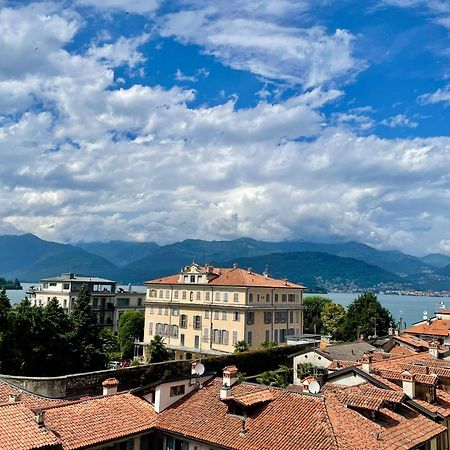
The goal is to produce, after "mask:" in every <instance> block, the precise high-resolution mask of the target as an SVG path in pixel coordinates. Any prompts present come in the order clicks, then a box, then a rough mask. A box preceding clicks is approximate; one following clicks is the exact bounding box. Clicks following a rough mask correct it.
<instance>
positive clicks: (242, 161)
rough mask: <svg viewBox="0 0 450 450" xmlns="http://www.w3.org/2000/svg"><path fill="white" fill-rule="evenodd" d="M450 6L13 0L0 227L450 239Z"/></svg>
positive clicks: (433, 0)
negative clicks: (449, 126)
mask: <svg viewBox="0 0 450 450" xmlns="http://www.w3.org/2000/svg"><path fill="white" fill-rule="evenodd" d="M449 33H450V4H449V3H448V2H447V1H442V0H428V1H425V0H368V1H364V2H361V1H359V0H340V1H337V0H314V1H313V0H254V1H252V2H248V1H245V0H234V1H229V2H212V1H207V0H178V1H170V2H168V1H167V2H166V1H163V0H136V1H134V2H129V1H125V0H103V1H97V0H77V1H70V2H69V1H59V2H33V1H27V2H25V1H6V0H0V49H2V50H0V51H2V52H3V55H2V61H1V62H0V155H1V163H2V164H1V165H0V233H3V234H6V233H20V232H33V233H35V234H37V235H39V236H40V237H42V238H45V239H51V240H57V241H60V242H76V241H79V240H84V241H92V240H109V239H126V240H153V241H156V242H160V243H167V242H174V241H177V240H181V239H185V238H203V239H231V238H235V237H241V236H251V237H254V238H259V239H265V240H283V239H302V238H303V239H310V240H316V241H335V240H339V241H342V240H350V239H352V240H358V241H362V242H366V243H368V244H370V245H374V246H376V247H379V248H386V249H400V250H404V251H407V252H410V253H413V254H425V253H429V252H443V253H447V254H450V232H449V231H448V230H450V218H449V214H448V210H449V192H450V191H449V187H450V186H449V183H450V178H449V174H448V168H449V163H450V150H449V149H450V139H449V137H448V129H449V128H448V123H449V118H450V117H449V111H450V109H449V105H450V38H449Z"/></svg>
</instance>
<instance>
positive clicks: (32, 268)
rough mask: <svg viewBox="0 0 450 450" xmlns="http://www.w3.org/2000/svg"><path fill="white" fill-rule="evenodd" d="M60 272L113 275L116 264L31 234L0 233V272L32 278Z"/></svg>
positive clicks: (1, 273)
mask: <svg viewBox="0 0 450 450" xmlns="http://www.w3.org/2000/svg"><path fill="white" fill-rule="evenodd" d="M63 272H75V273H78V274H88V275H97V276H103V277H107V278H110V277H113V278H115V277H117V276H118V275H120V273H119V272H118V269H117V267H116V266H115V265H114V264H112V263H110V262H109V261H107V260H106V259H104V258H101V257H99V256H97V255H92V254H90V253H88V252H86V251H85V250H83V249H81V248H77V247H74V246H72V245H68V244H59V243H57V242H49V241H44V240H42V239H39V238H38V237H37V236H34V235H33V234H24V235H21V236H0V276H4V277H6V278H18V279H19V280H20V281H22V282H24V281H25V282H26V281H29V282H35V281H39V279H41V278H45V277H49V276H53V275H59V274H61V273H63Z"/></svg>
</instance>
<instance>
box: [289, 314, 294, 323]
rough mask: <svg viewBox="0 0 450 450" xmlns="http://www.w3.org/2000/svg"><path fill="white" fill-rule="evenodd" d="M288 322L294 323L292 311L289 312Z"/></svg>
mask: <svg viewBox="0 0 450 450" xmlns="http://www.w3.org/2000/svg"><path fill="white" fill-rule="evenodd" d="M289 322H290V323H292V322H294V311H289Z"/></svg>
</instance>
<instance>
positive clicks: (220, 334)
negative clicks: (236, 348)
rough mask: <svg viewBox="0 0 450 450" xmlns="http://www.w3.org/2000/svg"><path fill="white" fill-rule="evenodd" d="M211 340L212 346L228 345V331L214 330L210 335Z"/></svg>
mask: <svg viewBox="0 0 450 450" xmlns="http://www.w3.org/2000/svg"><path fill="white" fill-rule="evenodd" d="M212 339H213V343H214V344H222V345H228V331H227V330H219V329H214V330H213V333H212ZM236 342H237V341H236Z"/></svg>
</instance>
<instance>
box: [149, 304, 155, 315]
mask: <svg viewBox="0 0 450 450" xmlns="http://www.w3.org/2000/svg"><path fill="white" fill-rule="evenodd" d="M154 313H155V307H154V306H153V305H150V314H154Z"/></svg>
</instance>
